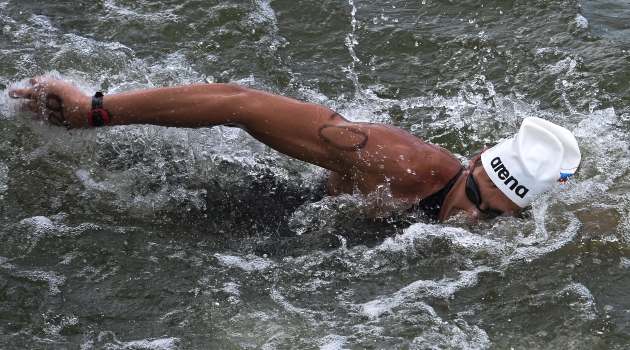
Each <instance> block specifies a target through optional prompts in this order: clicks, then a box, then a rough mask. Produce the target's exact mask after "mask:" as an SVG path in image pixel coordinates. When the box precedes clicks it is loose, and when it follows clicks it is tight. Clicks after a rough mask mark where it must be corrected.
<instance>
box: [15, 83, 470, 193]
mask: <svg viewBox="0 0 630 350" xmlns="http://www.w3.org/2000/svg"><path fill="white" fill-rule="evenodd" d="M30 83H31V86H30V87H28V88H25V89H12V90H10V91H9V95H10V96H11V97H13V98H18V99H22V106H23V108H25V109H28V110H32V111H35V112H38V113H39V115H40V118H43V119H50V121H51V123H54V124H56V125H59V126H61V121H62V120H66V121H67V123H68V124H69V125H70V126H71V127H74V128H87V127H90V126H89V124H88V122H87V115H88V113H89V111H90V110H91V104H92V97H91V96H86V95H85V94H83V93H82V92H81V91H80V90H78V89H77V88H76V87H74V86H73V85H71V84H69V83H66V82H62V81H58V80H49V79H43V78H32V79H31V80H30ZM103 108H105V109H107V110H108V111H109V112H110V113H111V121H110V123H109V125H130V124H153V125H161V126H175V127H187V128H197V127H212V126H217V125H231V126H239V127H241V128H243V129H244V130H246V131H247V132H248V133H249V134H250V135H252V136H253V137H254V138H256V139H257V140H259V141H261V142H263V143H265V144H266V145H268V146H270V147H272V148H274V149H276V150H277V151H279V152H282V153H284V154H286V155H289V156H291V157H293V158H297V159H300V160H303V161H307V162H309V163H312V164H315V165H319V166H321V167H324V168H327V169H330V170H332V171H335V172H337V173H339V174H341V175H343V176H349V177H352V178H354V179H355V180H356V181H357V182H358V183H359V186H360V187H361V186H362V184H363V185H365V187H366V188H364V189H362V191H364V192H369V191H371V190H373V189H374V187H375V186H376V185H377V184H382V183H385V182H388V183H390V184H392V185H395V183H396V182H399V181H402V182H403V183H409V181H411V183H414V181H416V182H420V181H423V182H424V181H426V179H427V176H429V173H430V174H431V176H434V175H436V172H437V173H439V171H440V170H444V171H446V172H447V174H445V175H444V176H445V177H449V175H448V173H451V172H452V171H453V170H452V169H455V168H457V166H459V163H458V162H457V160H456V159H455V158H454V157H453V156H452V155H451V154H450V152H448V151H445V150H443V149H441V148H438V147H433V146H430V145H428V144H426V143H424V142H422V141H421V140H419V139H418V138H416V137H414V136H413V135H411V134H409V133H407V132H405V131H403V130H402V129H399V128H396V127H394V126H390V125H382V124H364V123H353V122H350V121H348V120H346V119H344V118H343V117H341V116H340V115H339V114H338V113H335V112H334V111H332V110H330V109H328V108H326V107H324V106H320V105H316V104H312V103H305V102H300V101H297V100H294V99H290V98H287V97H283V96H279V95H274V94H270V93H266V92H262V91H258V90H253V89H249V88H246V87H242V86H238V85H231V84H199V85H186V86H176V87H164V88H157V89H149V90H138V91H131V92H124V93H119V94H112V95H106V96H105V97H104V99H103ZM444 156H446V158H444ZM450 163H453V164H450ZM454 164H457V166H455V168H454ZM438 176H439V175H438ZM412 177H413V178H415V179H412ZM449 178H450V177H449ZM403 186H406V185H403Z"/></svg>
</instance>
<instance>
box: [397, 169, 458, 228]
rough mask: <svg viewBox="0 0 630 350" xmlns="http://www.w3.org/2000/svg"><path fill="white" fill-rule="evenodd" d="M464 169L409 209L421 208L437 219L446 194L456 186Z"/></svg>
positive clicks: (432, 218)
mask: <svg viewBox="0 0 630 350" xmlns="http://www.w3.org/2000/svg"><path fill="white" fill-rule="evenodd" d="M464 170H465V169H464V168H462V170H460V172H459V173H457V175H455V177H454V178H452V179H451V180H450V181H449V182H448V183H447V184H446V185H445V186H444V187H442V188H441V189H440V190H438V191H437V192H435V193H433V194H432V195H430V196H428V197H426V198H425V199H423V200H421V201H420V202H418V203H417V204H414V205H413V206H412V207H411V208H409V210H410V211H415V210H417V209H420V210H422V211H423V212H424V214H425V215H426V216H427V217H428V218H429V219H431V220H435V221H437V220H438V219H439V218H440V210H442V205H443V204H444V200H445V199H446V196H447V195H448V193H449V192H450V191H451V189H452V188H453V186H455V183H456V182H457V179H459V177H460V176H461V175H462V173H463V172H464Z"/></svg>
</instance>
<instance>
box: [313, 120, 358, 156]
mask: <svg viewBox="0 0 630 350" xmlns="http://www.w3.org/2000/svg"><path fill="white" fill-rule="evenodd" d="M317 134H318V135H319V138H320V139H321V140H322V141H324V142H326V143H328V144H330V145H332V146H333V147H335V148H337V149H340V150H342V151H346V152H356V151H358V150H360V149H362V148H363V147H365V146H366V145H367V143H368V135H367V134H366V133H365V132H363V131H362V130H360V129H359V128H356V127H351V126H341V125H334V124H324V125H322V126H320V127H319V129H318V130H317Z"/></svg>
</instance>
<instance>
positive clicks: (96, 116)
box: [87, 91, 111, 127]
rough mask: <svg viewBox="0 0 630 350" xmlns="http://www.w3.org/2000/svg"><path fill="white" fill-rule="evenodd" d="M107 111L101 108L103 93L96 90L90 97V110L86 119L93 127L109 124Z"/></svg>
mask: <svg viewBox="0 0 630 350" xmlns="http://www.w3.org/2000/svg"><path fill="white" fill-rule="evenodd" d="M110 119H111V118H110V114H109V111H108V110H106V109H104V108H103V93H102V92H100V91H98V92H97V93H95V94H94V97H92V110H91V111H90V113H88V116H87V121H88V124H90V125H91V126H93V127H99V126H104V125H107V124H109V121H110Z"/></svg>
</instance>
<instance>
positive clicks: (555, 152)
mask: <svg viewBox="0 0 630 350" xmlns="http://www.w3.org/2000/svg"><path fill="white" fill-rule="evenodd" d="M580 159H581V155H580V149H579V147H578V144H577V140H576V139H575V137H574V136H573V134H571V132H570V131H569V130H567V129H565V128H563V127H561V126H558V125H556V124H553V123H551V122H548V121H546V120H543V119H540V118H535V117H530V118H525V120H523V124H522V125H521V128H520V129H519V131H518V133H517V134H516V135H515V136H514V137H512V138H510V139H507V140H504V141H502V142H500V143H499V144H498V145H496V146H494V147H492V148H490V149H488V150H487V151H486V152H484V153H483V154H482V155H481V161H482V164H483V167H484V169H485V171H486V173H487V174H488V176H489V177H490V179H491V180H492V182H494V184H495V185H496V186H497V187H498V188H499V189H500V190H501V191H502V192H503V193H504V194H505V195H506V196H507V197H508V198H509V199H510V200H512V201H513V202H514V203H516V204H517V205H518V206H520V207H521V208H523V207H526V206H527V205H529V204H530V203H531V202H532V200H533V199H534V198H535V197H536V196H537V195H539V194H541V193H543V192H545V191H546V190H547V189H549V188H550V187H551V186H552V185H553V184H554V183H555V182H558V181H565V180H566V179H567V178H568V177H569V176H571V175H573V173H575V171H576V170H577V167H578V165H579V164H580Z"/></svg>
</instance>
